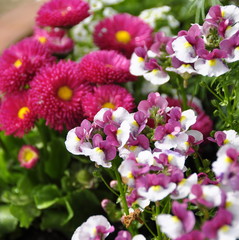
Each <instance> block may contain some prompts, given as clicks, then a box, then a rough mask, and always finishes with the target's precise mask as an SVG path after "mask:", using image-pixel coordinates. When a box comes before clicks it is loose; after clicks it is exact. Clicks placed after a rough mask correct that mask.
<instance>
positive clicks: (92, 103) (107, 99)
mask: <svg viewBox="0 0 239 240" xmlns="http://www.w3.org/2000/svg"><path fill="white" fill-rule="evenodd" d="M134 106H135V105H134V99H133V97H132V95H131V94H130V93H129V92H128V91H127V90H126V89H125V88H123V87H121V86H118V85H114V84H109V85H102V86H99V87H95V89H94V92H93V93H88V94H86V96H85V97H84V98H83V100H82V108H83V111H84V114H85V116H87V117H88V118H89V119H90V120H92V119H93V118H94V116H95V114H96V113H97V112H98V111H99V110H100V109H101V108H111V109H113V110H116V109H117V108H118V107H123V108H125V109H126V110H127V111H129V112H131V111H132V110H133V109H134Z"/></svg>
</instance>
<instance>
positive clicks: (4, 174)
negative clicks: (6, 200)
mask: <svg viewBox="0 0 239 240" xmlns="http://www.w3.org/2000/svg"><path fill="white" fill-rule="evenodd" d="M0 169H1V174H0V179H2V180H3V181H4V182H9V180H10V177H11V175H10V173H9V171H8V168H7V162H6V160H5V159H4V152H3V150H2V149H0Z"/></svg>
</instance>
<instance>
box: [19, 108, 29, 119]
mask: <svg viewBox="0 0 239 240" xmlns="http://www.w3.org/2000/svg"><path fill="white" fill-rule="evenodd" d="M29 112H30V109H29V108H28V107H22V108H20V109H19V111H18V113H17V116H18V117H19V118H20V119H24V118H25V115H27V114H28V113H29Z"/></svg>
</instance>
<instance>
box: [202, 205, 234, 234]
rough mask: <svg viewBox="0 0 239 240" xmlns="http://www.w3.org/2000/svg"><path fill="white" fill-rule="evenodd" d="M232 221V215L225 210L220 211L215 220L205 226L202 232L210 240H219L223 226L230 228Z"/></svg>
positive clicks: (207, 222)
mask: <svg viewBox="0 0 239 240" xmlns="http://www.w3.org/2000/svg"><path fill="white" fill-rule="evenodd" d="M232 220H233V216H232V213H230V212H229V211H227V210H225V209H219V210H218V212H217V213H216V215H215V217H214V218H213V219H211V220H209V221H206V222H205V223H204V224H203V226H202V232H203V233H204V234H205V237H207V238H208V239H217V236H218V231H219V229H220V228H222V227H223V226H230V225H231V223H232ZM235 239H236V238H235Z"/></svg>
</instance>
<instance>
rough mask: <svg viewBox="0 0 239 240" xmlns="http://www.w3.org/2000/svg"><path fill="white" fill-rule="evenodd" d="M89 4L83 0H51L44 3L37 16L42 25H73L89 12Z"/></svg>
mask: <svg viewBox="0 0 239 240" xmlns="http://www.w3.org/2000/svg"><path fill="white" fill-rule="evenodd" d="M88 11H89V4H88V3H87V2H84V1H82V0H51V1H49V2H46V3H45V4H43V5H42V7H41V8H40V9H39V11H38V13H37V17H36V22H37V24H38V25H40V26H51V27H72V26H74V25H76V24H78V23H79V22H81V21H82V20H83V19H85V18H87V17H88V16H89V15H90V14H89V12H88Z"/></svg>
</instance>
